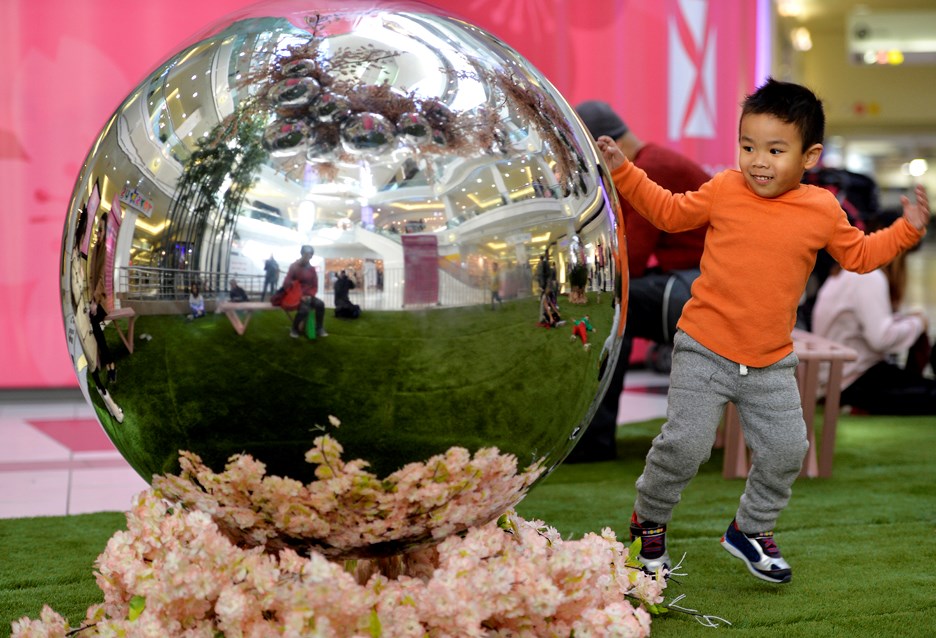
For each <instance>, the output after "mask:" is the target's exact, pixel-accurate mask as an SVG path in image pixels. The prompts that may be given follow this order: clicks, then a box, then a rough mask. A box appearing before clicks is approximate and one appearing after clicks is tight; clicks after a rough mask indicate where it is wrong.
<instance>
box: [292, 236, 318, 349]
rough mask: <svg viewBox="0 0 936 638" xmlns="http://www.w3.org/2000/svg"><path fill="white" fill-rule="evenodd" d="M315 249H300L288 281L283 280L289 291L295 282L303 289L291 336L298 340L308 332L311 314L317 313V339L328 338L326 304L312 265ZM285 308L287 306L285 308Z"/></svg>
mask: <svg viewBox="0 0 936 638" xmlns="http://www.w3.org/2000/svg"><path fill="white" fill-rule="evenodd" d="M314 254H315V249H314V248H313V247H312V246H309V245H308V244H306V245H304V246H302V247H301V248H300V249H299V259H297V260H296V261H294V262H293V263H292V264H291V265H290V266H289V270H288V271H287V272H286V279H284V280H283V288H285V289H286V290H289V289H290V288H291V287H292V285H293V282H298V283H299V286H300V288H301V291H302V292H301V295H302V296H301V298H300V301H299V308H298V309H297V310H296V316H295V318H293V323H292V328H291V329H290V331H289V336H290V337H293V338H297V337H299V336H300V335H302V334H303V333H306V332H307V327H308V326H307V322H308V320H309V314H310V313H311V312H312V311H313V310H314V311H315V327H314V330H315V332H314V333H308V334H315V335H316V336H317V337H327V336H328V332H326V330H325V302H323V301H322V300H321V299H319V298H318V297H317V296H316V295H317V294H318V273H316V272H315V266H313V265H312V256H313V255H314ZM284 307H285V306H284Z"/></svg>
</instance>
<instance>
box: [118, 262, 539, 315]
mask: <svg viewBox="0 0 936 638" xmlns="http://www.w3.org/2000/svg"><path fill="white" fill-rule="evenodd" d="M454 270H458V269H457V268H453V267H451V266H449V267H441V268H440V269H439V272H438V286H437V289H436V290H432V291H423V293H426V292H428V293H429V294H428V295H427V294H421V295H420V298H427V297H428V298H429V299H431V300H432V301H429V302H427V303H424V304H422V305H425V306H442V307H456V306H474V305H479V304H485V303H490V300H491V290H490V281H489V280H487V279H486V278H485V277H478V276H465V275H466V273H464V272H462V273H461V276H458V273H456V272H454ZM232 278H233V279H236V280H237V283H238V285H239V286H240V287H242V288H243V289H244V290H245V291H246V292H247V297H248V300H249V301H260V300H261V296H262V294H263V283H264V276H263V275H262V274H256V275H250V274H242V273H240V274H231V273H228V272H217V271H199V270H175V269H169V268H158V267H153V266H126V267H121V268H118V269H117V277H116V282H117V286H116V288H117V291H118V296H119V298H120V299H121V300H122V301H124V302H130V303H132V302H182V301H187V300H188V297H189V292H190V290H191V285H192V284H193V283H197V284H198V285H199V289H200V291H201V293H202V295H203V296H204V297H205V299H206V301H224V300H227V299H228V298H229V283H228V282H229V281H230V280H231V279H232ZM327 279H328V277H327V276H324V277H322V276H320V278H319V294H318V296H319V297H320V298H321V299H322V301H324V302H325V306H326V307H329V308H333V307H334V305H335V303H334V302H335V299H334V292H333V290H332V286H331V282H330V281H328V280H327ZM323 280H325V281H323ZM282 282H283V276H282V275H281V276H280V279H279V281H278V282H277V286H279V285H280V284H282ZM405 286H406V280H405V276H404V269H403V268H385V269H384V270H383V271H382V272H380V273H374V274H369V275H365V276H359V277H358V278H357V280H356V281H355V287H354V288H353V289H352V290H351V291H350V293H349V298H350V300H351V301H352V302H353V303H355V304H358V305H359V306H361V308H362V309H370V310H399V309H401V308H403V307H404V290H405ZM533 292H534V291H533V283H532V277H531V276H530V274H529V270H528V269H527V270H521V269H513V270H511V269H505V271H504V272H503V273H502V285H501V291H500V294H501V297H502V298H504V299H511V298H522V297H529V296H531V295H532V294H533ZM265 298H266V299H269V291H268V292H267V294H266V296H265Z"/></svg>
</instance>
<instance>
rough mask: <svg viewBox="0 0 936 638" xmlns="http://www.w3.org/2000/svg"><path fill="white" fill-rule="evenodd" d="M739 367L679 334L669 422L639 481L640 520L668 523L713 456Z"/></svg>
mask: <svg viewBox="0 0 936 638" xmlns="http://www.w3.org/2000/svg"><path fill="white" fill-rule="evenodd" d="M733 367H734V368H735V370H736V369H737V366H736V364H733V363H732V362H731V361H728V360H727V359H725V358H723V357H720V356H718V355H717V354H715V353H713V352H711V351H710V350H708V349H707V348H705V347H704V346H702V345H701V344H700V343H698V342H697V341H696V340H695V339H693V338H692V337H690V336H689V335H687V334H686V333H684V332H681V331H680V332H678V333H677V334H676V340H675V347H674V350H673V369H672V372H671V374H670V389H669V394H668V397H667V410H666V423H664V424H663V427H662V429H661V431H660V434H658V435H657V436H656V437H655V438H654V439H653V444H652V446H651V448H650V452H648V453H647V460H646V465H645V467H644V471H643V473H642V474H641V475H640V477H639V478H638V479H637V484H636V485H637V498H636V500H635V503H634V511H635V513H636V515H637V519H638V521H639V522H640V523H644V522H647V521H652V522H654V523H656V524H659V525H664V524H666V523H667V522H668V521H669V520H670V518H671V517H672V512H673V509H674V508H675V507H676V505H677V503H679V499H680V496H681V494H682V491H683V489H685V487H686V485H688V483H689V481H690V480H692V478H693V477H694V476H695V475H696V473H697V472H698V469H699V466H700V465H701V464H702V463H704V462H705V461H707V460H708V458H709V456H711V453H712V445H713V444H714V443H715V431H716V430H717V429H718V424H719V422H720V421H721V418H722V415H723V413H724V411H725V404H726V403H727V402H728V401H729V399H730V396H731V393H732V390H733V388H732V368H733Z"/></svg>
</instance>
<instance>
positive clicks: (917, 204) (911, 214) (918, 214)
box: [605, 158, 930, 232]
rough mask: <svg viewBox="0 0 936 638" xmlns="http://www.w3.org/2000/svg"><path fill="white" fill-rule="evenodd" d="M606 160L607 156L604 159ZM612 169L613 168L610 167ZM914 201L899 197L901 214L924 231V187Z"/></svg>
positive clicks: (926, 215)
mask: <svg viewBox="0 0 936 638" xmlns="http://www.w3.org/2000/svg"><path fill="white" fill-rule="evenodd" d="M605 161H607V158H606V159H605ZM611 170H614V169H611ZM914 194H915V195H916V201H914V202H911V201H910V198H909V197H907V196H906V195H902V196H901V197H900V203H901V204H903V216H904V217H905V218H906V220H907V221H908V222H910V224H911V225H912V226H913V227H914V228H916V229H917V230H919V231H921V232H922V231H925V230H926V227H927V226H928V225H929V221H930V208H929V199H928V198H927V196H926V188H925V187H923V186H922V185H918V186H917V187H916V188H915V189H914Z"/></svg>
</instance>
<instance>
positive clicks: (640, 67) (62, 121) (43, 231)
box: [0, 0, 770, 389]
mask: <svg viewBox="0 0 936 638" xmlns="http://www.w3.org/2000/svg"><path fill="white" fill-rule="evenodd" d="M252 3H253V0H214V1H213V2H197V1H193V0H158V1H156V0H153V1H144V0H132V1H127V0H81V1H77V2H76V1H75V0H40V1H37V0H2V1H0V70H2V74H0V77H2V79H3V87H2V91H0V195H2V204H0V389H13V388H50V387H51V388H55V387H73V386H77V382H76V379H75V375H74V371H73V369H72V366H71V362H70V360H69V358H68V355H67V354H66V348H65V337H64V330H63V327H62V315H61V311H60V309H59V293H58V281H59V279H58V267H59V254H60V250H61V237H62V231H63V224H64V220H65V213H66V209H67V206H68V200H69V198H70V196H71V191H72V188H73V186H74V182H75V179H76V177H77V175H78V171H79V167H80V165H81V163H82V161H83V160H84V158H85V155H86V154H87V152H88V150H89V148H90V146H91V143H92V141H93V140H94V137H95V136H96V135H97V133H98V132H99V131H100V129H101V128H102V126H103V125H104V123H105V121H106V120H107V118H108V117H109V116H110V115H111V113H112V112H113V111H114V109H115V108H116V107H117V106H118V105H119V104H120V102H121V101H122V100H123V99H124V98H125V97H126V96H127V95H128V94H129V92H130V91H131V90H132V89H133V88H134V87H136V85H137V84H138V83H139V82H140V81H141V80H142V79H143V77H144V76H145V75H146V74H147V73H148V72H150V71H151V70H153V69H154V68H155V67H156V65H157V64H158V63H160V62H162V61H163V60H165V59H166V58H167V57H168V56H169V55H170V54H172V53H174V52H175V51H176V50H177V48H178V45H179V44H181V43H182V42H183V41H185V40H186V39H188V38H189V37H190V36H192V35H193V34H194V33H196V32H198V31H200V30H201V28H202V27H203V26H205V25H207V24H210V23H212V22H214V21H216V20H217V19H218V18H220V17H222V16H223V15H225V14H227V13H229V12H231V11H233V10H235V9H238V8H241V7H244V6H247V5H249V4H252ZM308 4H309V5H311V6H313V7H314V6H315V0H308ZM431 4H434V5H435V6H437V7H440V8H442V9H444V10H446V11H450V12H451V13H452V14H453V15H458V16H459V17H462V18H464V19H466V20H467V21H469V22H472V23H474V24H476V25H478V26H480V27H482V28H484V29H487V30H488V31H490V32H492V33H494V34H495V35H497V36H499V37H500V38H501V39H503V40H504V41H505V42H507V43H508V44H510V45H511V46H513V47H514V48H515V49H517V50H518V51H519V52H520V53H521V54H523V55H524V56H525V57H526V58H527V59H528V60H530V62H531V63H532V64H533V65H534V66H536V67H537V68H538V69H540V70H541V71H542V72H543V73H544V74H545V75H546V76H547V77H548V78H549V79H550V80H551V81H552V82H553V84H555V86H556V87H557V88H558V89H559V91H560V92H561V93H562V94H563V95H564V96H565V98H566V99H567V100H568V101H569V102H570V103H571V104H573V105H574V104H577V103H578V102H580V101H582V100H586V99H603V100H606V101H608V102H610V103H612V104H613V105H614V106H615V107H616V108H617V109H618V111H619V112H620V113H621V114H622V116H623V117H624V118H625V119H626V121H627V122H628V124H629V125H630V126H631V128H632V129H634V131H635V132H638V133H639V135H640V136H641V137H642V138H644V139H648V140H654V141H657V142H659V143H662V144H665V145H667V146H670V147H672V148H675V149H677V150H680V151H682V152H684V153H686V154H687V155H689V156H691V157H693V158H695V159H696V160H697V161H699V162H700V163H701V164H703V165H704V166H706V167H707V168H709V169H710V170H713V171H714V170H718V169H721V168H725V167H731V166H734V164H735V139H736V127H737V114H738V104H739V102H740V100H741V99H742V98H743V96H744V95H745V94H747V93H749V92H750V91H751V90H752V89H753V88H754V87H755V86H756V85H757V84H758V83H759V82H760V81H761V80H762V79H763V78H764V77H765V76H766V74H767V72H768V70H769V64H770V61H769V59H768V52H769V50H770V41H769V32H770V29H769V25H770V0H662V1H655V2H650V1H646V0H587V2H586V1H583V0H434V1H433V2H431Z"/></svg>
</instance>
